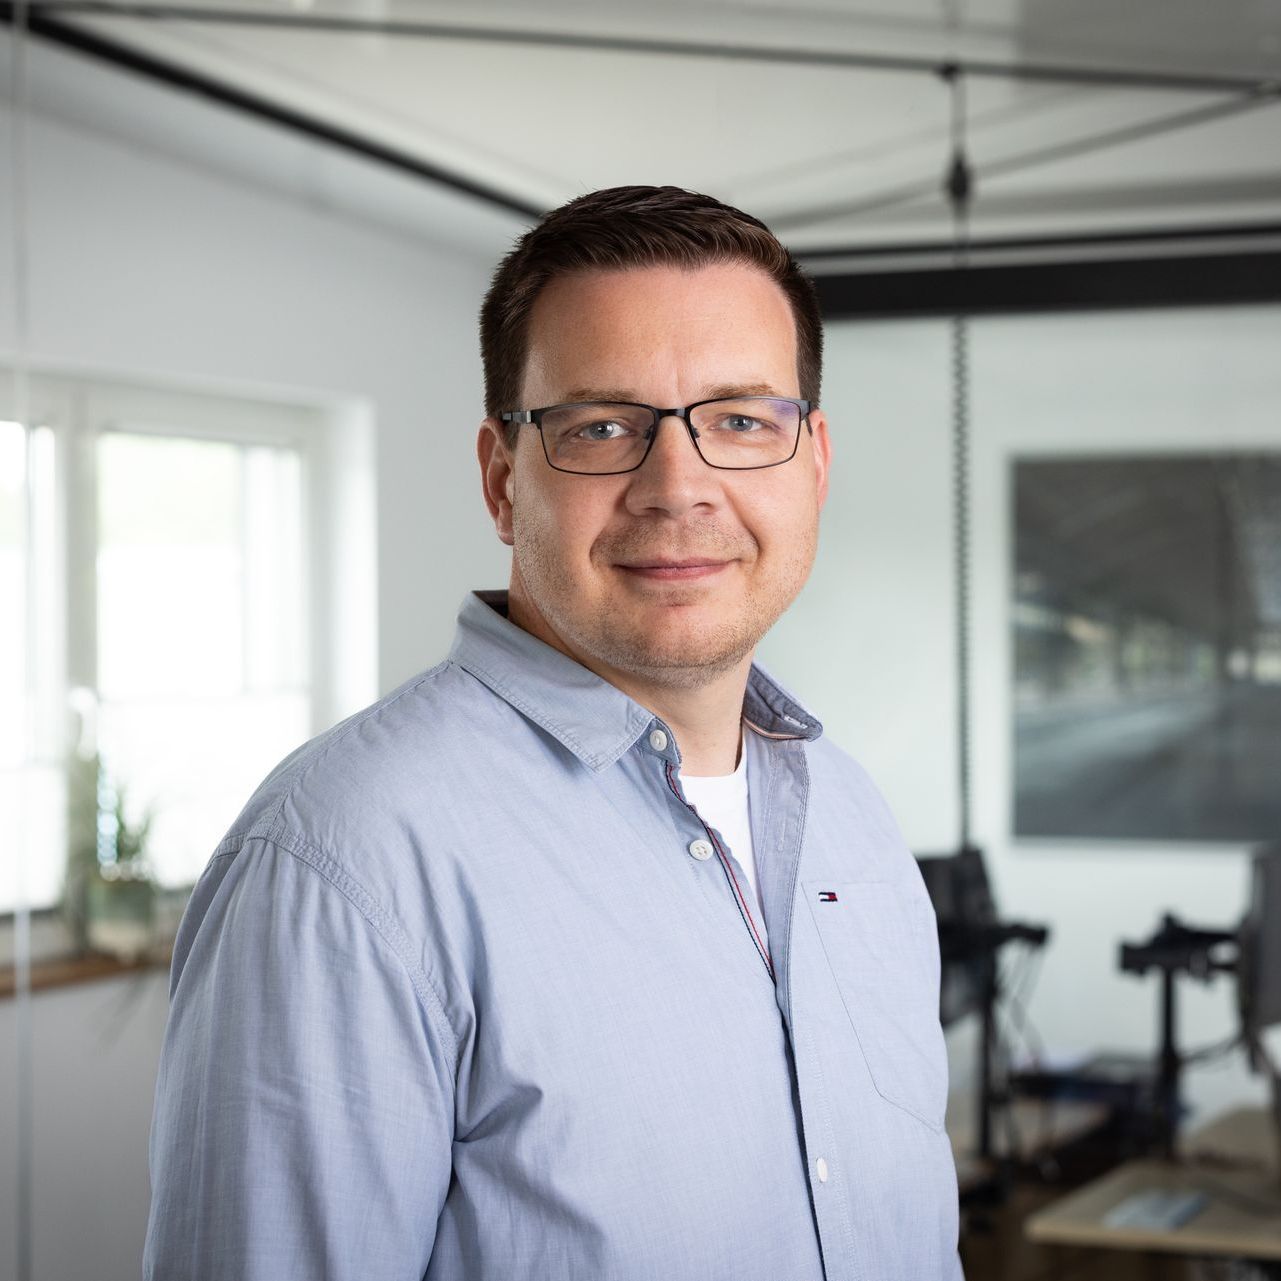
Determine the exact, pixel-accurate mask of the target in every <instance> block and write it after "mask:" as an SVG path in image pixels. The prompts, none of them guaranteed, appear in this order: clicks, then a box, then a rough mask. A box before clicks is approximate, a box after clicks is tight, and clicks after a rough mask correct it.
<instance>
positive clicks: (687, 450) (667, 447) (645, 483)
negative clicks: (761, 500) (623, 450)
mask: <svg viewBox="0 0 1281 1281" xmlns="http://www.w3.org/2000/svg"><path fill="white" fill-rule="evenodd" d="M654 431H655V432H656V433H657V434H656V435H655V437H654V443H653V444H652V445H651V446H650V450H649V454H648V456H647V457H646V459H645V461H644V462H643V463H642V464H641V465H640V467H639V468H638V469H637V470H636V471H634V472H633V473H632V483H631V484H630V485H629V486H628V490H627V506H628V508H629V509H630V510H631V511H633V512H641V511H646V510H648V511H654V510H661V511H663V512H665V513H666V514H668V515H673V516H678V515H682V514H683V513H684V512H686V511H688V510H690V509H691V508H693V507H697V506H698V505H700V504H702V503H707V502H710V501H713V499H714V496H715V494H716V492H717V483H716V469H715V468H713V467H709V466H708V465H707V464H706V463H705V462H704V461H703V460H702V458H701V457H700V456H699V453H698V450H697V449H696V448H695V446H694V442H693V440H692V439H691V438H690V433H689V428H688V427H686V425H685V422H684V420H683V419H681V418H678V417H676V416H675V415H674V414H669V415H667V417H665V418H662V419H660V420H659V421H658V423H656V424H655V427H654Z"/></svg>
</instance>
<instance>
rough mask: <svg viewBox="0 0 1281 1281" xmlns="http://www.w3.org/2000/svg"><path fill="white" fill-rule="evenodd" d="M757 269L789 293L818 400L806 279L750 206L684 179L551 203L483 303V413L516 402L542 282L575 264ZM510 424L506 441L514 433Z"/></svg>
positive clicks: (809, 392)
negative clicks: (686, 185)
mask: <svg viewBox="0 0 1281 1281" xmlns="http://www.w3.org/2000/svg"><path fill="white" fill-rule="evenodd" d="M724 262H743V263H748V264H750V265H752V266H755V267H759V268H760V269H761V270H762V271H764V272H765V274H766V275H768V276H769V277H770V279H771V280H773V281H774V282H775V283H776V284H777V285H778V286H779V288H780V289H782V291H783V293H784V294H785V295H786V297H787V301H788V304H789V305H790V306H791V309H792V315H793V317H794V318H795V321H796V365H797V370H796V372H797V379H798V382H799V384H800V394H801V399H802V400H811V401H815V402H817V401H818V398H819V385H820V383H821V381H822V376H823V327H822V321H821V319H820V316H819V307H818V296H817V294H816V293H815V290H814V285H813V282H812V281H811V280H810V279H809V277H808V276H806V275H805V274H804V273H803V272H802V271H801V269H800V266H799V265H798V263H797V261H796V259H795V258H793V257H792V255H791V254H790V253H789V252H788V251H787V250H786V249H785V248H784V247H783V245H782V244H780V243H779V241H778V239H777V238H776V237H775V235H774V233H773V232H772V231H770V229H769V228H768V227H767V226H766V225H765V224H764V223H763V222H761V221H760V219H759V218H753V217H752V216H751V215H750V214H745V213H743V212H742V211H741V210H739V209H735V208H733V207H732V206H730V205H727V204H723V203H722V202H721V201H719V200H716V199H714V198H713V197H712V196H703V195H699V194H698V193H696V192H693V191H686V190H684V189H683V188H681V187H608V188H606V189H604V190H602V191H593V192H589V193H588V194H587V195H585V196H578V197H577V198H576V199H574V200H571V201H570V202H569V203H568V204H565V205H561V207H560V208H559V209H554V210H552V212H551V213H549V214H546V215H545V216H544V217H543V218H542V220H541V221H540V222H539V223H538V224H537V225H536V226H534V227H531V228H530V230H529V231H527V232H526V233H525V234H524V235H523V236H522V237H521V238H520V239H519V240H518V241H517V242H516V245H515V247H514V248H513V249H512V250H511V252H510V253H509V254H508V255H507V256H506V257H505V258H504V259H503V260H502V262H500V263H499V264H498V268H497V270H496V271H495V272H494V278H493V280H492V281H491V282H490V286H489V291H488V292H487V293H486V294H485V301H484V303H483V304H482V305H481V309H480V354H481V360H482V362H483V364H484V368H485V413H486V414H487V415H489V416H491V417H496V416H497V415H498V414H499V413H501V412H502V411H503V410H507V409H517V408H529V406H522V405H520V404H519V400H520V394H521V381H522V379H523V377H524V374H525V364H526V360H527V358H528V355H529V317H530V313H531V312H532V311H533V309H534V303H535V301H536V300H537V298H538V295H539V293H540V292H541V291H542V289H543V287H544V286H545V285H546V284H547V283H548V282H549V281H551V280H553V279H554V278H556V277H559V276H564V275H568V274H570V273H571V272H575V271H589V270H598V271H599V270H604V271H621V270H626V269H627V268H631V267H654V266H675V267H691V268H694V267H704V266H710V265H711V264H713V263H724ZM516 430H517V429H516V428H513V427H511V426H510V425H509V429H508V432H507V441H508V444H511V443H512V440H513V438H514V436H515V433H516Z"/></svg>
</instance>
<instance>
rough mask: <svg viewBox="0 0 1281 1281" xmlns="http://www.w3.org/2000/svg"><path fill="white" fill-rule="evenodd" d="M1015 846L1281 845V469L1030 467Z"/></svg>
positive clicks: (1088, 462) (1015, 616) (1159, 462)
mask: <svg viewBox="0 0 1281 1281" xmlns="http://www.w3.org/2000/svg"><path fill="white" fill-rule="evenodd" d="M1013 523H1014V560H1015V564H1014V575H1013V600H1012V602H1011V624H1012V629H1013V636H1012V650H1013V655H1014V673H1013V680H1014V698H1013V708H1014V725H1013V738H1014V743H1013V747H1014V751H1013V759H1014V834H1015V835H1016V836H1019V837H1067V838H1081V837H1097V838H1112V839H1140V840H1143V839H1150V840H1167V841H1168V840H1187V841H1224V842H1239V841H1257V840H1265V839H1276V838H1278V837H1281V453H1275V454H1274V453H1240V452H1232V453H1222V454H1172V455H1165V456H1159V455H1150V454H1147V455H1142V456H1115V455H1109V456H1095V457H1072V458H1040V457H1038V458H1025V459H1017V460H1015V462H1014V468H1013Z"/></svg>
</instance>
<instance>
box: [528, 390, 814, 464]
mask: <svg viewBox="0 0 1281 1281" xmlns="http://www.w3.org/2000/svg"><path fill="white" fill-rule="evenodd" d="M690 424H691V426H692V427H693V428H694V430H695V432H696V433H697V437H696V440H695V444H696V445H697V447H698V451H699V453H700V454H701V455H702V456H703V460H704V461H705V462H708V463H710V464H711V465H712V466H713V467H727V468H735V469H745V468H751V467H769V466H772V465H773V464H775V463H780V462H785V461H786V460H787V459H788V458H790V457H791V456H792V454H793V453H794V452H795V449H796V441H797V437H798V435H799V433H800V425H801V411H800V408H799V406H797V405H794V404H793V403H792V402H791V401H788V400H774V399H773V398H771V397H767V396H744V397H740V398H739V399H736V400H715V401H709V402H708V403H707V404H704V405H698V406H696V407H695V408H694V409H692V410H691V411H690ZM657 426H658V424H657V423H656V422H655V420H654V415H653V413H652V412H651V411H650V410H649V409H648V408H646V407H645V406H643V405H614V404H596V405H557V406H556V407H555V408H553V409H548V410H545V411H544V412H543V414H542V433H543V442H544V445H545V447H546V449H547V458H548V461H549V462H550V463H551V464H552V466H553V467H559V468H561V469H563V470H565V471H577V472H587V473H602V472H619V471H628V470H629V469H631V468H633V467H635V466H637V465H638V464H639V463H640V461H641V459H642V458H644V456H645V451H646V449H647V448H648V447H649V440H650V435H651V432H652V430H654V429H656V428H657Z"/></svg>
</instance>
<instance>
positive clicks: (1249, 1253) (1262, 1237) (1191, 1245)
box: [1023, 1108, 1281, 1260]
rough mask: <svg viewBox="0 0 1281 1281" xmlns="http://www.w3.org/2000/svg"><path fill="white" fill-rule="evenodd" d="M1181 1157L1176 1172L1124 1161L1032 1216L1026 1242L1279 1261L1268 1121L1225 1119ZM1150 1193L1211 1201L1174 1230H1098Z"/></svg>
mask: <svg viewBox="0 0 1281 1281" xmlns="http://www.w3.org/2000/svg"><path fill="white" fill-rule="evenodd" d="M1180 1154H1181V1156H1182V1163H1180V1164H1166V1163H1164V1162H1160V1161H1127V1162H1126V1163H1125V1164H1124V1165H1121V1166H1118V1167H1117V1168H1116V1169H1115V1170H1112V1171H1111V1172H1110V1173H1108V1174H1105V1175H1104V1176H1103V1177H1102V1178H1099V1179H1095V1180H1094V1182H1093V1183H1087V1184H1086V1185H1085V1186H1084V1187H1082V1188H1078V1189H1077V1190H1076V1191H1075V1192H1073V1193H1071V1194H1070V1195H1069V1196H1066V1197H1064V1198H1063V1199H1062V1200H1060V1201H1056V1202H1054V1203H1053V1204H1052V1205H1048V1206H1046V1207H1045V1209H1043V1210H1040V1211H1038V1212H1037V1213H1036V1214H1033V1215H1031V1216H1030V1217H1029V1218H1028V1220H1027V1222H1026V1223H1025V1224H1024V1229H1023V1230H1024V1234H1025V1235H1026V1236H1027V1238H1028V1239H1029V1240H1031V1241H1038V1242H1042V1243H1046V1244H1052V1245H1073V1246H1094V1247H1103V1248H1107V1249H1114V1250H1160V1251H1166V1252H1169V1253H1176V1254H1189V1255H1210V1256H1215V1257H1220V1258H1236V1259H1257V1260H1265V1259H1266V1260H1281V1176H1279V1175H1278V1153H1277V1142H1276V1131H1275V1128H1274V1126H1273V1123H1272V1116H1271V1113H1270V1112H1269V1111H1267V1110H1266V1109H1264V1108H1237V1109H1236V1110H1235V1111H1232V1112H1228V1113H1226V1114H1224V1115H1223V1116H1221V1117H1218V1118H1216V1119H1215V1120H1214V1121H1212V1122H1211V1123H1210V1124H1208V1125H1206V1126H1203V1127H1201V1128H1199V1129H1197V1130H1194V1131H1192V1132H1191V1133H1190V1134H1189V1135H1188V1136H1187V1138H1185V1139H1184V1140H1183V1141H1182V1143H1181V1144H1180ZM1147 1188H1159V1189H1162V1190H1169V1191H1185V1190H1198V1191H1203V1192H1205V1193H1206V1194H1207V1195H1208V1196H1209V1198H1210V1200H1209V1204H1207V1205H1206V1207H1205V1208H1204V1209H1203V1210H1202V1211H1201V1212H1200V1213H1199V1214H1197V1215H1196V1216H1195V1217H1193V1218H1192V1219H1190V1220H1189V1221H1188V1222H1187V1223H1185V1224H1183V1226H1182V1227H1179V1228H1172V1229H1169V1230H1163V1229H1147V1228H1114V1227H1109V1226H1108V1225H1107V1224H1105V1223H1104V1222H1103V1216H1104V1215H1106V1214H1107V1213H1108V1211H1109V1210H1111V1209H1112V1208H1113V1207H1114V1206H1116V1205H1117V1204H1119V1203H1120V1202H1121V1201H1123V1200H1124V1199H1125V1198H1126V1197H1127V1196H1129V1195H1130V1194H1131V1193H1133V1192H1138V1191H1142V1190H1144V1189H1147ZM1269 1206H1271V1207H1272V1208H1271V1209H1270V1210H1269V1209H1268V1207H1269Z"/></svg>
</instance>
